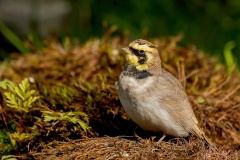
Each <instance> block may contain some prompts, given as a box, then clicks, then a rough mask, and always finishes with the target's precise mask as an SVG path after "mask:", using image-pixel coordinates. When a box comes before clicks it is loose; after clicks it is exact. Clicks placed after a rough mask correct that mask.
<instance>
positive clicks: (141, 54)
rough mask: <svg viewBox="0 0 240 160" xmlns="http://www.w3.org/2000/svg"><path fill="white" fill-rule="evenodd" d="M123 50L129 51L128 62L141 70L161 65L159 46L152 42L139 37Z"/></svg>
mask: <svg viewBox="0 0 240 160" xmlns="http://www.w3.org/2000/svg"><path fill="white" fill-rule="evenodd" d="M122 50H123V51H124V52H125V53H127V55H126V60H127V64H129V65H133V66H135V67H136V68H137V69H138V70H140V71H142V70H150V69H152V68H154V67H156V66H158V67H159V66H161V60H160V57H159V54H158V50H157V47H156V46H155V45H153V44H152V43H151V42H148V41H146V40H143V39H137V40H135V41H133V42H132V43H130V44H129V45H128V47H125V48H122Z"/></svg>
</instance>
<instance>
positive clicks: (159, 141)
mask: <svg viewBox="0 0 240 160" xmlns="http://www.w3.org/2000/svg"><path fill="white" fill-rule="evenodd" d="M166 136H167V135H166V134H165V133H163V136H162V137H161V138H160V139H159V140H158V141H157V143H161V142H162V141H163V139H164V138H165V137H166Z"/></svg>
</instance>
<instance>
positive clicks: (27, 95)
mask: <svg viewBox="0 0 240 160" xmlns="http://www.w3.org/2000/svg"><path fill="white" fill-rule="evenodd" d="M34 93H35V90H30V91H27V92H26V94H25V98H26V99H27V98H28V97H29V96H31V95H33V94H34Z"/></svg>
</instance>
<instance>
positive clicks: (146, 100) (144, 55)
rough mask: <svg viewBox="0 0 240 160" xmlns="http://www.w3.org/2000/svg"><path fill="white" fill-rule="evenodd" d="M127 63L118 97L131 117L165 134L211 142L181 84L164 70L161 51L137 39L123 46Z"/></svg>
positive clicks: (140, 123) (150, 128) (147, 128)
mask: <svg viewBox="0 0 240 160" xmlns="http://www.w3.org/2000/svg"><path fill="white" fill-rule="evenodd" d="M122 50H123V51H124V52H126V53H127V55H126V65H125V68H124V70H123V71H122V73H121V75H120V78H119V90H118V91H119V98H120V101H121V103H122V105H123V108H124V109H125V111H126V113H127V114H128V115H129V116H130V118H131V119H132V120H133V121H134V122H135V123H137V124H138V125H139V126H140V127H142V128H143V129H145V130H149V131H155V132H163V133H164V136H163V137H162V138H161V139H160V141H161V140H162V139H163V138H164V137H165V136H166V135H172V136H175V137H186V136H188V135H189V133H192V134H194V135H196V136H198V137H200V138H201V139H204V140H206V141H207V142H208V143H209V144H212V143H211V141H210V140H209V139H208V138H207V137H206V136H205V134H204V132H203V131H202V130H201V129H200V128H199V126H198V121H197V118H196V116H195V115H194V112H193V110H192V107H191V104H190V103H189V101H188V98H187V95H186V93H185V90H184V88H183V87H182V85H181V83H180V82H179V81H178V80H177V79H176V78H175V77H174V76H173V75H172V74H171V73H169V72H167V71H166V70H164V69H162V67H161V60H160V57H159V54H158V50H157V48H156V46H155V45H153V44H152V43H150V42H148V41H146V40H142V39H138V40H135V41H133V42H132V43H130V44H129V46H128V47H126V48H122Z"/></svg>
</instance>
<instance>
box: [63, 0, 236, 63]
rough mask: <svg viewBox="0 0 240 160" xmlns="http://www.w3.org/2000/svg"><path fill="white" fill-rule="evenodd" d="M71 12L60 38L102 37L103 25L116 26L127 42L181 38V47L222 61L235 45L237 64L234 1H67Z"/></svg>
mask: <svg viewBox="0 0 240 160" xmlns="http://www.w3.org/2000/svg"><path fill="white" fill-rule="evenodd" d="M69 2H70V3H71V5H72V12H71V13H70V15H69V21H70V22H69V25H67V26H66V27H65V29H64V32H62V35H65V34H66V33H70V35H71V36H73V37H78V38H80V39H81V40H87V39H88V38H89V37H90V36H101V35H102V34H103V32H104V31H103V27H102V24H103V21H106V22H108V24H109V26H111V25H115V24H117V25H118V27H119V30H118V33H122V32H124V31H129V34H130V38H131V39H135V38H141V37H144V38H145V37H146V36H147V37H157V36H166V35H177V34H179V33H182V34H184V39H183V41H182V44H184V45H185V44H194V45H196V46H197V47H198V48H200V49H203V50H205V51H207V52H209V53H211V54H216V55H218V56H219V58H220V60H222V61H223V60H224V56H223V50H224V46H225V45H226V44H227V43H228V42H229V41H235V42H236V47H235V48H233V53H234V57H235V58H236V57H237V58H238V59H239V60H240V54H237V53H238V52H239V51H240V47H239V43H240V34H238V33H239V29H240V1H238V0H215V1H202V0H194V1H191V0H168V1H164V0H150V1H138V0H128V1H127V0H125V1H122V0H69Z"/></svg>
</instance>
